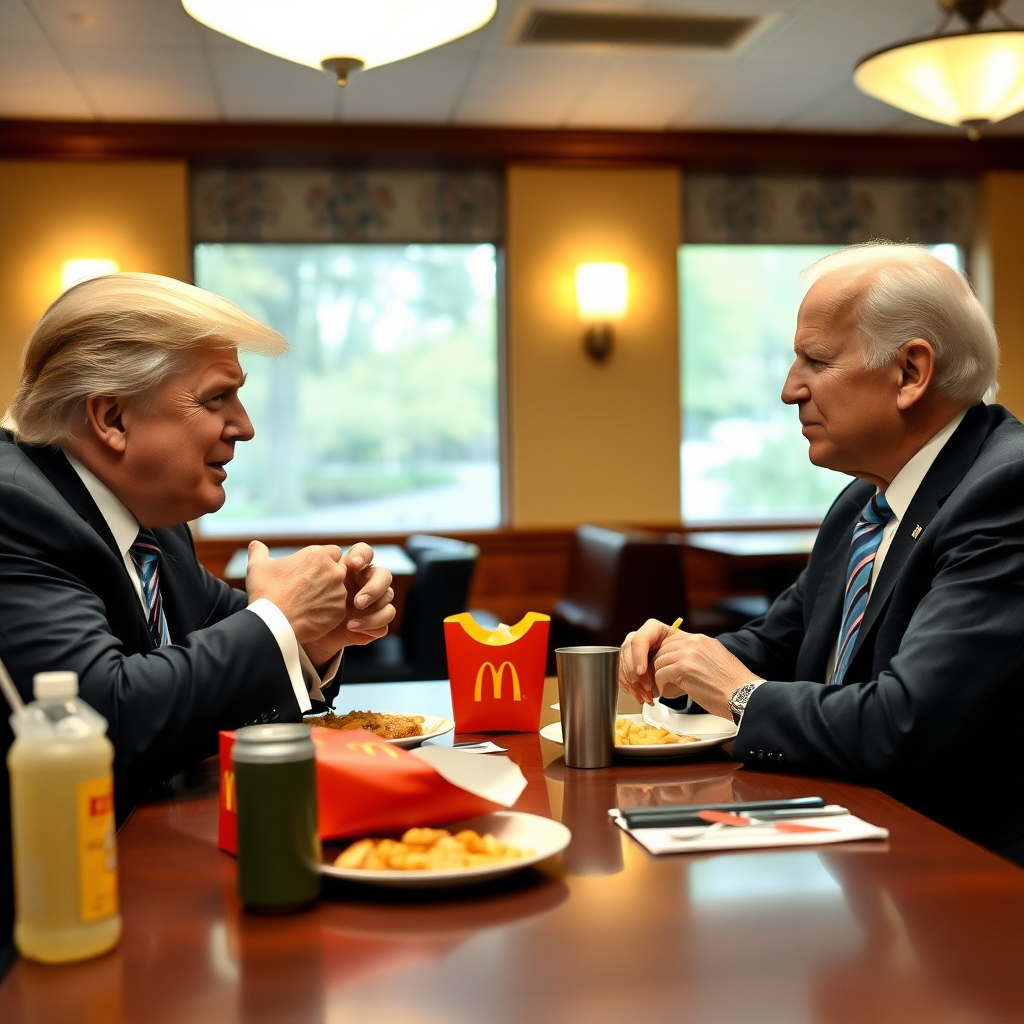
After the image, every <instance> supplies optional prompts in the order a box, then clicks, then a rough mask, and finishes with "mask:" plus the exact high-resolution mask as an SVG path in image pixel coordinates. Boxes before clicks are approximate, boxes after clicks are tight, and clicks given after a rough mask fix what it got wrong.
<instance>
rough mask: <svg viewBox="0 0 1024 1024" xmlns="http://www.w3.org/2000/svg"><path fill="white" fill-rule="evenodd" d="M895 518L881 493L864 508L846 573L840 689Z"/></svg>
mask: <svg viewBox="0 0 1024 1024" xmlns="http://www.w3.org/2000/svg"><path fill="white" fill-rule="evenodd" d="M891 518H892V509H891V508H889V503H888V502H887V501H886V500H885V495H884V494H882V493H881V492H879V493H878V494H876V495H875V496H874V497H873V498H872V499H871V500H870V501H869V502H868V503H867V505H865V506H864V511H863V512H861V514H860V519H858V520H857V526H856V528H855V529H854V531H853V542H852V543H851V544H850V561H849V563H848V567H847V570H846V596H845V597H844V598H843V625H842V628H841V629H840V630H839V648H838V650H837V651H836V667H835V671H833V673H832V683H833V684H834V685H841V684H842V682H843V676H844V674H845V673H846V670H847V669H848V668H849V667H850V659H851V658H852V657H853V648H854V645H855V644H856V642H857V633H858V632H859V631H860V624H861V622H862V621H863V620H864V609H865V608H867V605H868V593H869V592H870V589H871V569H872V566H874V564H875V554H876V552H877V551H878V545H879V543H880V542H881V540H882V531H883V530H884V529H885V524H886V523H888V522H889V520H890V519H891Z"/></svg>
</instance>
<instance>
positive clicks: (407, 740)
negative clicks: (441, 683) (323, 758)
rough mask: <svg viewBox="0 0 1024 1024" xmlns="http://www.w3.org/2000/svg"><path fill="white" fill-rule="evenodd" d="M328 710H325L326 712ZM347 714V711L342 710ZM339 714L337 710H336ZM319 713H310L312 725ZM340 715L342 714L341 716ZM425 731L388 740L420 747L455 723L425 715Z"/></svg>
mask: <svg viewBox="0 0 1024 1024" xmlns="http://www.w3.org/2000/svg"><path fill="white" fill-rule="evenodd" d="M326 713H327V712H324V714H326ZM342 713H343V714H347V712H342ZM335 714H337V712H335ZM375 714H379V715H412V714H417V715H418V714H421V712H419V711H415V712H414V711H377V712H375ZM319 717H320V716H319V715H310V716H309V717H308V718H307V719H306V721H307V722H308V723H309V724H310V725H316V720H317V718H319ZM339 717H340V716H339ZM422 717H423V733H422V734H421V735H419V736H405V737H403V738H402V739H400V740H388V741H387V742H388V743H391V744H392V745H394V746H396V747H402V748H404V749H405V750H408V749H409V748H410V747H418V746H419V745H420V744H421V743H422V742H423V741H424V740H436V739H437V737H438V736H445V735H447V734H448V733H450V732H451V731H452V730H453V729H454V728H455V723H454V722H453V721H452V720H451V719H450V718H441V717H440V716H439V715H423V716H422Z"/></svg>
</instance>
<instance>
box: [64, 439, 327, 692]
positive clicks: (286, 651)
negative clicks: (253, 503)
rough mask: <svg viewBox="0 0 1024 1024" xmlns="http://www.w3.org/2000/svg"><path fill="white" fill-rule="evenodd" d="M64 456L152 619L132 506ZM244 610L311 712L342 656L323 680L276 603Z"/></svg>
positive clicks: (260, 601)
mask: <svg viewBox="0 0 1024 1024" xmlns="http://www.w3.org/2000/svg"><path fill="white" fill-rule="evenodd" d="M64 454H65V455H66V456H67V460H68V462H70V463H71V466H72V468H73V469H74V471H75V472H76V473H77V474H78V475H79V476H80V477H81V479H82V483H83V484H85V487H86V490H88V492H89V494H90V495H91V497H92V500H93V501H94V502H95V503H96V507H97V508H98V509H99V510H100V514H101V515H102V516H103V518H104V520H105V521H106V524H107V526H108V527H109V528H110V532H111V534H113V537H114V543H115V544H117V549H118V551H120V552H121V558H122V559H123V560H124V567H125V569H126V570H127V571H128V578H129V579H130V580H131V581H132V586H134V587H135V593H136V594H138V596H139V601H140V603H141V604H142V611H143V613H144V615H145V616H146V618H147V619H148V618H149V607H148V606H147V604H146V599H145V597H143V594H142V581H141V580H140V579H139V574H138V571H137V570H136V568H135V562H134V561H133V560H132V556H131V546H132V545H133V544H134V543H135V538H136V537H138V535H139V530H140V529H141V527H140V525H139V521H138V520H137V519H136V518H135V516H134V515H132V513H131V510H130V509H129V508H128V506H127V505H125V503H124V502H123V501H121V499H120V498H118V496H117V495H116V494H114V492H113V491H112V490H111V489H110V488H109V487H107V485H106V484H105V483H104V482H103V481H102V480H100V478H99V477H98V476H96V474H95V473H93V472H92V471H91V470H90V469H88V468H87V467H86V466H84V465H83V464H82V463H81V462H79V461H78V459H76V458H75V457H74V456H73V455H70V454H68V453H67V452H65V453H64ZM243 610H244V611H247V612H252V613H253V614H254V615H257V616H259V618H261V619H262V620H263V622H264V623H266V626H267V628H268V629H269V630H270V632H271V633H272V634H273V635H274V639H275V640H276V641H277V646H278V647H279V648H280V649H281V657H282V658H284V664H285V668H286V669H287V670H288V679H289V680H290V681H291V684H292V690H293V691H294V693H295V699H296V701H297V702H298V705H299V710H300V711H309V709H310V708H311V707H312V706H313V705H312V704H311V703H310V699H309V698H310V694H312V695H313V696H314V697H316V698H318V699H319V698H320V687H321V686H322V685H323V684H324V683H328V682H330V681H331V680H332V679H333V678H334V676H335V674H336V673H337V671H338V666H339V664H340V662H341V654H340V653H339V654H337V655H335V657H334V658H333V659H332V660H331V662H330V664H329V665H328V666H327V669H326V671H325V672H324V677H323V679H321V678H320V676H319V675H318V673H317V671H316V669H315V668H314V667H313V664H312V662H310V660H309V658H308V657H307V656H306V652H305V651H303V650H302V648H301V647H300V646H299V642H298V640H296V638H295V632H294V631H293V630H292V627H291V623H289V621H288V620H287V619H286V618H285V616H284V613H283V612H282V611H281V609H280V608H278V607H277V605H276V604H274V602H273V601H269V600H267V598H265V597H261V598H258V599H257V600H255V601H253V602H252V604H250V605H249V606H248V607H247V608H245V609H243ZM171 641H172V642H173V641H174V637H171ZM304 676H305V678H304ZM307 680H308V684H309V685H308V686H307Z"/></svg>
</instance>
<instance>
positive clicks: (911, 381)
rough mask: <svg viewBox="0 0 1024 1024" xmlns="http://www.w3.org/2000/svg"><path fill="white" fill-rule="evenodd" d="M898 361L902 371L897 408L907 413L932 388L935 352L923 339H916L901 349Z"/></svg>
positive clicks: (897, 394) (897, 395) (897, 393)
mask: <svg viewBox="0 0 1024 1024" xmlns="http://www.w3.org/2000/svg"><path fill="white" fill-rule="evenodd" d="M896 361H897V365H898V366H899V370H900V381H899V388H898V390H897V392H896V408H897V409H899V410H900V412H906V410H907V409H909V408H910V407H911V406H912V405H914V404H915V403H916V402H919V401H920V400H921V399H922V398H923V397H924V395H925V394H926V393H927V391H928V389H929V388H930V387H931V384H932V378H933V377H934V376H935V351H934V349H932V347H931V345H930V344H929V343H928V342H927V341H925V340H924V339H923V338H914V340H913V341H908V342H907V343H906V344H905V345H902V346H901V347H900V350H899V353H898V355H897V357H896Z"/></svg>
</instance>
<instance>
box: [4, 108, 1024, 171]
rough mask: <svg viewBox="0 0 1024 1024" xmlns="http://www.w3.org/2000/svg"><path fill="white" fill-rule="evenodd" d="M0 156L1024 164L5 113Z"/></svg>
mask: <svg viewBox="0 0 1024 1024" xmlns="http://www.w3.org/2000/svg"><path fill="white" fill-rule="evenodd" d="M0 158H6V159H52V160H58V159H60V160H115V159H116V160H140V159H186V160H190V161H193V162H223V161H227V162H238V163H255V162H259V163H275V164H285V165H286V164H300V163H301V164H337V165H346V164H348V165H351V164H366V163H376V164H403V163H409V164H415V163H428V162H429V163H431V164H434V165H436V164H437V163H442V164H452V165H459V166H470V165H490V166H501V165H504V164H506V163H511V162H526V163H529V162H544V163H558V164H575V165H608V164H611V165H630V164H632V165H637V164H662V165H664V164H674V165H682V166H684V167H688V168H694V169H699V168H704V169H716V170H725V169H733V170H780V171H782V170H792V171H801V172H804V173H806V172H808V171H812V172H813V171H822V172H826V171H832V172H837V173H845V172H854V171H858V172H871V171H875V172H878V173H883V172H891V171H906V172H920V173H964V174H973V173H980V172H983V171H986V170H995V169H1003V170H1014V169H1022V168H1024V138H1016V137H1008V136H1003V137H996V138H983V139H981V140H980V141H978V142H970V141H968V140H967V139H966V138H963V137H962V136H960V135H958V134H956V135H954V134H946V135H849V134H826V133H810V132H733V131H699V132H646V131H644V132H630V131H562V130H548V129H527V128H457V127H445V126H424V125H379V124H324V123H318V124H309V123H269V122H258V123H237V122H236V123H220V122H216V123H211V122H197V123H115V122H105V121H104V122H100V121H29V120H12V119H9V120H3V119H0Z"/></svg>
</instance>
